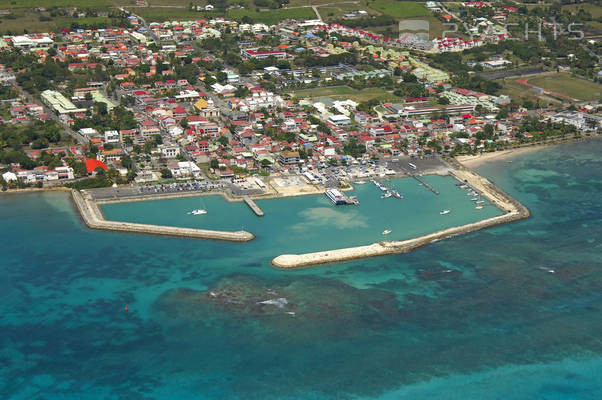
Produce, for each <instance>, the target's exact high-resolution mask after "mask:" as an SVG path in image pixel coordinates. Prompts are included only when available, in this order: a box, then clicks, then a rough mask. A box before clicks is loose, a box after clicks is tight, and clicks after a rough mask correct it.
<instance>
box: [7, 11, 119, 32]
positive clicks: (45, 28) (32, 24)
mask: <svg viewBox="0 0 602 400" xmlns="http://www.w3.org/2000/svg"><path fill="white" fill-rule="evenodd" d="M74 22H77V23H80V24H101V23H106V24H107V26H110V22H111V19H110V18H105V17H90V18H67V17H58V18H55V19H53V20H52V21H40V20H39V15H38V14H34V13H31V14H25V15H23V16H20V17H19V18H17V19H3V20H1V22H0V34H8V33H9V32H10V33H11V34H13V35H16V34H22V33H24V32H25V31H27V32H36V33H37V32H53V31H57V30H59V29H62V28H69V27H70V26H71V24H72V23H74Z"/></svg>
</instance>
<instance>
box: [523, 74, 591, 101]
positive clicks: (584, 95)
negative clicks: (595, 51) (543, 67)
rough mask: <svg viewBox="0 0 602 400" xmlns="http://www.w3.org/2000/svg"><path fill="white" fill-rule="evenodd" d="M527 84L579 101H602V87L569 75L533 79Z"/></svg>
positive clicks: (553, 75)
mask: <svg viewBox="0 0 602 400" xmlns="http://www.w3.org/2000/svg"><path fill="white" fill-rule="evenodd" d="M527 82H528V83H530V84H531V85H535V86H538V87H541V88H544V89H546V90H549V91H551V92H557V93H560V94H563V95H565V96H569V97H573V98H575V99H579V100H599V99H602V85H600V84H597V83H594V82H590V81H586V80H584V79H579V78H575V77H573V76H571V75H569V74H562V73H561V74H552V75H546V76H539V77H535V78H531V79H529V80H528V81H527Z"/></svg>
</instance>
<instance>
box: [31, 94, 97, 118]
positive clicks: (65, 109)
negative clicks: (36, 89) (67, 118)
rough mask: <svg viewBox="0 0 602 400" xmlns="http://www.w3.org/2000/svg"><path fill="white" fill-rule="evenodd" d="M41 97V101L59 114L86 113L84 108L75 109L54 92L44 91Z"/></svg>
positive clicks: (70, 103)
mask: <svg viewBox="0 0 602 400" xmlns="http://www.w3.org/2000/svg"><path fill="white" fill-rule="evenodd" d="M41 96H42V101H44V103H46V104H48V106H50V107H52V108H53V109H54V110H55V111H56V112H57V113H59V114H75V113H85V112H86V111H87V109H86V108H77V107H76V106H75V104H73V103H72V102H71V101H70V100H69V99H67V98H66V97H65V96H63V95H62V94H61V93H59V92H57V91H55V90H44V91H43V92H42V94H41Z"/></svg>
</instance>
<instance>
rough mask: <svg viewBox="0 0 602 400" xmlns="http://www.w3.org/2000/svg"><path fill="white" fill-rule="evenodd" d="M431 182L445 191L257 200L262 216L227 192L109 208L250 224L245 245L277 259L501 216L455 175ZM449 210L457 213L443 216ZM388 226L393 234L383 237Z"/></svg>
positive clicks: (397, 184)
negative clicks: (354, 201)
mask: <svg viewBox="0 0 602 400" xmlns="http://www.w3.org/2000/svg"><path fill="white" fill-rule="evenodd" d="M425 181H426V182H427V183H428V184H430V185H432V186H433V187H435V188H436V189H437V190H438V191H439V192H440V195H435V194H434V193H432V192H430V191H428V190H426V188H425V187H424V186H422V185H420V184H419V183H418V182H417V181H416V180H414V179H395V180H390V181H386V182H385V184H386V185H388V186H389V187H393V188H395V189H397V190H398V191H399V192H400V193H402V194H403V195H404V199H396V198H394V197H389V198H385V199H382V198H381V195H382V193H383V192H382V191H381V190H380V189H378V188H377V187H376V186H375V185H374V184H372V183H366V184H363V185H356V188H355V190H354V191H352V192H349V194H350V195H354V196H357V198H358V200H359V201H360V205H359V206H345V207H343V206H333V205H332V203H331V202H330V200H329V199H328V198H327V197H326V196H325V195H322V194H320V195H311V196H300V197H292V198H286V199H272V200H258V201H257V205H258V206H259V207H260V208H261V209H262V210H263V211H264V212H265V216H264V217H257V216H256V215H255V214H254V213H253V211H251V209H250V208H249V207H248V206H247V205H246V204H245V203H228V202H227V201H225V200H224V199H223V198H222V197H221V196H209V197H200V198H199V197H188V198H180V199H170V200H155V201H145V202H136V203H120V204H107V205H104V206H102V211H103V213H104V214H105V217H106V218H107V219H109V220H116V221H129V222H140V223H148V224H158V225H172V226H185V227H191V228H204V229H217V230H227V231H234V230H239V229H241V228H242V229H245V230H247V231H249V232H251V233H253V234H254V235H256V237H257V240H256V241H254V242H251V243H246V244H244V245H243V246H244V249H241V251H245V252H249V253H247V254H250V253H253V254H255V255H256V256H257V257H260V258H261V257H265V255H266V249H268V248H269V251H270V252H271V253H269V254H267V255H268V256H269V255H271V256H272V257H275V256H277V255H279V254H282V253H287V252H288V253H291V252H292V253H306V252H309V251H319V250H330V249H337V248H343V247H350V246H358V245H365V244H371V243H374V242H377V241H380V240H383V239H387V240H402V239H409V238H412V237H415V236H419V235H424V234H427V233H431V232H435V231H438V230H441V229H444V228H449V227H452V226H457V225H463V224H466V223H469V222H475V221H478V220H481V219H485V218H490V217H493V216H496V215H501V214H502V212H501V211H500V210H499V209H497V208H496V207H494V206H492V205H488V206H485V207H484V208H482V209H480V210H477V209H475V203H474V202H473V201H471V198H472V196H467V191H466V190H462V189H459V188H458V187H457V186H456V183H457V181H456V180H455V179H453V178H451V177H442V176H428V177H425ZM195 208H203V209H207V210H208V213H207V214H205V215H202V216H195V215H190V214H187V213H188V212H190V211H191V210H193V209H195ZM442 209H449V210H451V212H450V213H449V214H446V215H440V214H439V212H440V211H441V210H442ZM385 229H387V230H390V231H391V233H390V234H388V235H387V236H383V235H382V232H383V231H384V230H385Z"/></svg>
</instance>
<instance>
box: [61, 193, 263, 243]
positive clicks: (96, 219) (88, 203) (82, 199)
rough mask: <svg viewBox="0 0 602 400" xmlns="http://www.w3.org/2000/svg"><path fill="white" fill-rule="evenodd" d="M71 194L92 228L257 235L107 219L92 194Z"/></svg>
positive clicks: (228, 237) (218, 236)
mask: <svg viewBox="0 0 602 400" xmlns="http://www.w3.org/2000/svg"><path fill="white" fill-rule="evenodd" d="M71 194H72V196H73V201H74V202H75V205H76V206H77V209H78V210H79V213H80V215H81V217H82V219H83V221H84V223H85V224H86V226H88V227H89V228H92V229H103V230H109V231H121V232H133V233H146V234H152V235H165V236H178V237H190V238H197V239H214V240H225V241H231V242H247V241H249V240H252V239H253V238H254V237H255V235H253V234H252V233H249V232H246V231H242V230H241V231H236V232H227V231H213V230H206V229H194V228H180V227H175V226H159V225H147V224H137V223H132V222H117V221H107V220H106V219H105V218H104V216H103V215H102V213H101V211H100V209H99V208H98V206H97V204H96V203H95V202H94V200H92V198H91V197H90V196H88V195H87V194H85V193H84V194H83V195H82V193H80V192H78V191H76V190H72V191H71Z"/></svg>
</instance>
